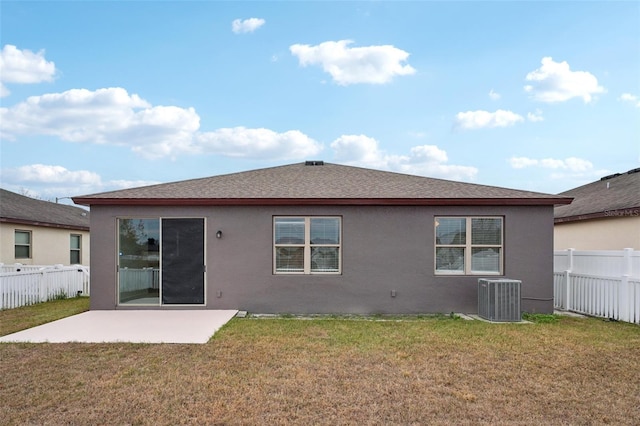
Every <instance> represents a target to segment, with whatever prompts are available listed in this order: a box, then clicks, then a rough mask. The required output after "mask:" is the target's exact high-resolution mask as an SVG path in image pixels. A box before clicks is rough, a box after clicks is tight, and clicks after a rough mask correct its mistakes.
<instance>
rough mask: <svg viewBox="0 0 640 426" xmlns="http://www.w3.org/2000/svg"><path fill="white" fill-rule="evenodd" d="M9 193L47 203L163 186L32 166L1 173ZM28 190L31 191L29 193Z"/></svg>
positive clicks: (81, 171)
mask: <svg viewBox="0 0 640 426" xmlns="http://www.w3.org/2000/svg"><path fill="white" fill-rule="evenodd" d="M1 176H2V182H3V186H5V187H6V189H8V190H10V191H13V192H16V193H19V194H22V193H25V192H26V193H27V194H29V195H30V196H36V197H37V198H40V199H44V200H52V201H53V200H55V198H56V197H71V196H76V195H84V194H91V193H96V192H103V191H110V190H116V189H126V188H134V187H138V186H146V185H153V184H157V183H160V182H158V181H148V180H135V181H134V180H111V181H106V182H105V181H103V180H102V178H101V177H100V175H98V174H97V173H95V172H90V171H88V170H68V169H67V168H65V167H63V166H57V165H49V164H30V165H25V166H20V167H16V168H5V169H2V171H1ZM27 188H28V189H27Z"/></svg>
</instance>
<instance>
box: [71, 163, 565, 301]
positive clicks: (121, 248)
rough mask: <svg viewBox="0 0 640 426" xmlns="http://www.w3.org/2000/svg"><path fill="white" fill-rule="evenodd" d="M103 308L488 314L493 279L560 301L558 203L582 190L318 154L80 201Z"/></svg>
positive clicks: (94, 295) (95, 295)
mask: <svg viewBox="0 0 640 426" xmlns="http://www.w3.org/2000/svg"><path fill="white" fill-rule="evenodd" d="M73 199H74V201H75V202H76V203H78V204H83V205H88V206H91V233H92V235H91V237H92V238H91V244H92V247H91V251H92V259H93V261H92V264H91V309H116V308H135V309H140V308H141V307H153V308H156V309H157V308H169V309H171V308H175V307H180V308H207V309H240V310H246V311H249V312H255V313H296V314H311V313H438V312H441V313H450V312H469V313H473V312H477V306H478V305H477V285H478V279H479V278H481V277H494V278H500V277H503V278H505V277H506V278H512V279H518V280H522V296H523V305H522V309H523V310H525V311H529V312H552V311H553V206H554V205H555V204H567V203H570V202H571V198H567V197H562V196H557V195H550V194H540V193H535V192H528V191H518V190H512V189H504V188H497V187H490V186H483V185H475V184H468V183H460V182H452V181H447V180H440V179H430V178H425V177H419V176H411V175H405V174H399V173H390V172H383V171H376V170H370V169H364V168H358V167H350V166H342V165H336V164H327V163H323V162H321V161H308V162H305V163H300V164H292V165H287V166H280V167H272V168H266V169H260V170H253V171H248V172H243V173H234V174H228V175H221V176H214V177H210V178H203V179H194V180H187V181H182V182H175V183H167V184H161V185H153V186H147V187H142V188H134V189H128V190H120V191H113V192H105V193H101V194H93V195H86V196H78V197H74V198H73Z"/></svg>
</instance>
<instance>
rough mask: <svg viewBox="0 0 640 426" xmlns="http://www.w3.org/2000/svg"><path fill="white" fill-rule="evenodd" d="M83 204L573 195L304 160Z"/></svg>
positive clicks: (512, 200)
mask: <svg viewBox="0 0 640 426" xmlns="http://www.w3.org/2000/svg"><path fill="white" fill-rule="evenodd" d="M73 200H74V202H76V203H77V204H84V205H95V204H109V205H293V204H295V205H319V204H322V205H496V204H500V205H502V204H509V205H540V204H544V205H554V204H566V203H570V202H571V198H567V197H563V196H558V195H550V194H542V193H537V192H529V191H518V190H513V189H505V188H498V187H493V186H484V185H476V184H470V183H461V182H453V181H448V180H442V179H432V178H426V177H421V176H413V175H406V174H400V173H391V172H383V171H379V170H371V169H364V168H360V167H352V166H343V165H337V164H329V163H324V162H322V161H307V162H304V163H297V164H291V165H286V166H279V167H270V168H265V169H259V170H252V171H247V172H241V173H232V174H227V175H220V176H213V177H208V178H202V179H192V180H186V181H181V182H174V183H165V184H159V185H152V186H146V187H141V188H133V189H125V190H120V191H112V192H103V193H100V194H93V195H85V196H78V197H73Z"/></svg>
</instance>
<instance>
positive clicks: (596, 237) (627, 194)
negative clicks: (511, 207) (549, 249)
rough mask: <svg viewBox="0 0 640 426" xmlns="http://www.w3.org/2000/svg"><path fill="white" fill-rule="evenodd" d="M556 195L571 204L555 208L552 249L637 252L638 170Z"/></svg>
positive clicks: (639, 243)
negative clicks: (570, 200)
mask: <svg viewBox="0 0 640 426" xmlns="http://www.w3.org/2000/svg"><path fill="white" fill-rule="evenodd" d="M560 195H561V196H566V197H573V198H574V201H573V202H572V203H571V204H570V205H565V206H558V207H556V208H555V211H554V216H555V220H554V222H555V226H554V234H555V239H554V249H555V250H565V249H568V248H574V249H576V250H622V249H624V248H634V249H636V250H639V249H640V168H638V169H633V170H629V171H628V172H626V173H616V174H613V175H610V176H605V177H603V178H602V179H600V180H598V181H596V182H592V183H589V184H587V185H583V186H580V187H578V188H575V189H571V190H569V191H565V192H563V193H561V194H560Z"/></svg>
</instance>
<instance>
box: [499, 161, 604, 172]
mask: <svg viewBox="0 0 640 426" xmlns="http://www.w3.org/2000/svg"><path fill="white" fill-rule="evenodd" d="M509 164H510V165H511V167H513V168H514V169H523V168H526V167H540V168H543V169H552V170H565V171H568V172H572V173H581V172H589V171H591V170H592V169H593V164H592V163H591V162H590V161H588V160H585V159H582V158H577V157H569V158H566V159H564V160H560V159H554V158H543V159H540V160H538V159H535V158H527V157H511V158H510V159H509Z"/></svg>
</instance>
